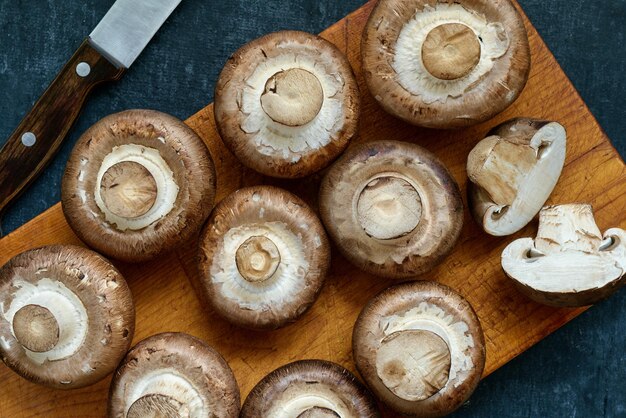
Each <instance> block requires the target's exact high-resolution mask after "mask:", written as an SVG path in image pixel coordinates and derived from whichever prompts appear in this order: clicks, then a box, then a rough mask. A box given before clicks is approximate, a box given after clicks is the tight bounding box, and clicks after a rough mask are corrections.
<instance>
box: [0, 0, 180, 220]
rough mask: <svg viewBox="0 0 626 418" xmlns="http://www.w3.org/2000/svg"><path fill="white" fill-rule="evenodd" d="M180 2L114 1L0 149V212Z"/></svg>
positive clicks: (158, 0) (48, 159)
mask: <svg viewBox="0 0 626 418" xmlns="http://www.w3.org/2000/svg"><path fill="white" fill-rule="evenodd" d="M180 2H181V0H117V1H116V2H115V3H114V4H113V6H112V7H111V9H110V10H109V11H108V12H107V14H106V15H105V16H104V18H103V19H102V20H101V21H100V23H99V24H98V26H96V28H95V29H94V30H93V32H91V34H90V35H89V37H87V39H85V41H84V42H83V43H82V45H81V46H80V47H79V48H78V50H77V51H76V52H75V53H74V55H73V56H72V58H70V60H69V61H68V62H67V64H65V66H64V67H63V69H62V70H61V72H60V73H59V74H58V75H57V77H56V78H55V79H54V81H53V82H52V84H50V86H49V87H48V89H47V90H46V91H45V92H44V94H43V95H42V96H41V97H40V98H39V100H38V101H37V102H36V103H35V105H34V106H33V108H32V109H31V111H30V112H29V113H28V114H27V115H26V117H25V118H24V119H23V120H22V122H21V123H20V124H19V126H18V127H17V129H16V130H15V131H14V132H13V134H12V135H11V136H10V137H9V139H8V140H7V142H6V144H5V145H4V147H2V149H1V150H0V213H2V212H3V211H4V209H5V208H6V207H7V205H8V204H9V202H11V200H13V199H14V198H15V197H16V196H17V195H18V194H19V193H20V192H21V191H23V190H24V189H25V188H26V187H27V186H28V185H29V184H30V182H32V181H33V180H34V179H35V177H36V176H37V175H38V174H39V173H40V172H41V171H42V169H43V168H44V167H45V166H46V164H48V163H49V162H50V160H51V159H52V157H53V156H54V155H55V154H56V152H57V150H58V149H59V146H60V145H61V143H62V142H63V139H64V138H65V136H66V135H67V132H68V131H69V130H70V128H71V127H72V125H73V124H74V121H75V120H76V118H77V117H78V114H79V113H80V110H81V108H82V107H83V104H84V103H85V100H86V98H87V96H88V94H89V92H90V91H91V90H92V89H93V87H94V86H96V85H98V84H100V83H103V82H105V81H114V80H119V79H120V78H121V77H122V75H123V74H124V72H125V71H126V69H128V68H129V67H130V66H131V64H132V63H133V62H134V61H135V59H136V58H137V57H138V56H139V54H140V53H141V51H143V49H144V48H145V47H146V45H147V44H148V43H149V42H150V40H151V39H152V37H153V36H154V34H155V33H156V32H157V30H159V28H160V27H161V25H163V23H164V22H165V20H166V19H167V18H168V17H169V15H170V14H171V13H172V12H173V11H174V9H176V7H177V6H178V5H179V3H180Z"/></svg>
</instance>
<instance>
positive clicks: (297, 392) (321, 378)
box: [240, 360, 380, 418]
mask: <svg viewBox="0 0 626 418" xmlns="http://www.w3.org/2000/svg"><path fill="white" fill-rule="evenodd" d="M240 417H241V418H259V417H272V418H336V417H351V418H375V417H380V412H379V411H378V409H377V407H376V403H375V402H374V399H373V398H372V395H371V394H370V393H369V391H368V390H367V389H366V388H365V386H363V385H362V384H361V382H359V381H358V380H357V378H356V377H355V376H354V375H353V374H352V373H350V372H349V371H348V370H346V369H345V368H343V367H341V366H340V365H338V364H335V363H332V362H330V361H324V360H301V361H296V362H293V363H290V364H287V365H285V366H282V367H280V368H278V369H276V370H274V371H273V372H271V373H270V374H268V375H267V376H265V377H264V378H263V379H262V380H261V381H260V382H259V383H257V385H256V386H255V387H254V389H252V391H251V392H250V394H249V395H248V397H247V398H246V400H245V402H244V403H243V407H242V409H241V415H240Z"/></svg>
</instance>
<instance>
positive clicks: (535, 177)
mask: <svg viewBox="0 0 626 418" xmlns="http://www.w3.org/2000/svg"><path fill="white" fill-rule="evenodd" d="M483 141H486V142H488V143H492V144H493V146H492V148H491V152H490V153H489V154H488V156H487V158H486V159H485V161H484V163H483V164H482V165H481V166H480V167H472V166H473V159H474V157H475V156H474V151H472V153H470V156H469V157H468V176H469V178H470V180H471V181H472V182H473V183H475V184H476V185H477V186H478V187H480V188H482V189H483V190H484V191H485V192H486V193H487V196H485V199H486V200H488V201H489V203H486V205H487V206H488V207H487V210H486V211H485V213H484V215H483V227H484V228H485V230H486V231H487V232H488V233H490V234H492V235H496V236H503V235H510V234H513V233H515V232H517V231H519V230H520V229H522V228H523V227H524V226H525V225H527V224H528V222H530V221H531V220H532V219H533V218H534V217H535V215H536V214H537V213H538V212H539V210H541V208H542V206H543V205H544V204H545V202H546V201H547V200H548V198H549V197H550V194H551V193H552V191H553V190H554V187H555V186H556V184H557V182H558V180H559V177H560V176H561V171H562V170H563V164H564V163H565V154H566V141H567V140H566V133H565V129H564V128H563V126H561V125H560V124H558V123H556V122H552V123H549V124H547V125H545V126H544V127H542V128H541V129H539V130H538V131H537V133H536V134H535V135H534V136H533V137H532V139H531V140H530V142H529V143H521V142H519V141H507V140H506V139H503V138H500V137H497V136H493V137H488V138H485V139H484V140H483ZM477 149H478V147H477V148H475V150H477ZM476 158H478V156H476Z"/></svg>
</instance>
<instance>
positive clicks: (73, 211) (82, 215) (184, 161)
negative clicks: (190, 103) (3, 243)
mask: <svg viewBox="0 0 626 418" xmlns="http://www.w3.org/2000/svg"><path fill="white" fill-rule="evenodd" d="M214 196H215V169H214V166H213V160H212V159H211V155H210V154H209V151H208V150H207V148H206V146H205V145H204V143H203V142H202V139H200V137H198V135H196V133H195V132H194V131H193V130H191V128H189V127H187V125H185V124H184V123H183V122H181V121H180V120H178V119H176V118H174V117H173V116H169V115H166V114H164V113H160V112H156V111H152V110H129V111H125V112H121V113H116V114H114V115H110V116H107V117H105V118H104V119H102V120H100V121H99V122H98V123H96V124H95V125H93V126H92V127H91V128H90V129H89V130H87V132H85V133H84V134H83V135H82V136H81V138H80V139H79V140H78V143H77V144H76V146H75V147H74V150H73V151H72V154H71V155H70V159H69V161H68V163H67V167H66V169H65V175H64V176H63V185H62V202H63V212H64V213H65V217H66V219H67V222H68V223H69V225H70V226H71V227H72V229H73V230H74V232H76V235H78V236H79V238H80V239H81V240H83V241H84V242H85V243H87V244H88V245H89V246H90V247H92V248H95V249H97V250H98V251H100V252H102V253H103V254H105V255H108V256H111V257H113V258H117V259H120V260H124V261H129V262H137V261H144V260H148V259H151V258H154V257H155V256H157V255H158V254H160V253H162V252H164V251H168V250H171V249H173V248H174V247H175V246H176V245H177V244H179V243H180V242H182V241H185V240H187V239H189V238H190V237H191V236H193V235H194V234H196V233H197V232H198V231H199V230H200V228H201V226H202V224H203V222H204V221H205V220H206V218H207V217H208V216H209V213H210V211H211V208H212V206H213V199H214Z"/></svg>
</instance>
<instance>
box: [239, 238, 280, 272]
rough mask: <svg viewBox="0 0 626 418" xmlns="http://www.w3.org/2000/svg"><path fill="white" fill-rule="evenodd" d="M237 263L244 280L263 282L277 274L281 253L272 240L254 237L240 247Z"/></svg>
mask: <svg viewBox="0 0 626 418" xmlns="http://www.w3.org/2000/svg"><path fill="white" fill-rule="evenodd" d="M235 261H236V262H237V269H238V270H239V273H240V274H241V276H242V277H243V278H244V279H246V280H247V281H249V282H251V283H256V282H262V281H265V280H267V279H269V278H270V277H272V275H273V274H274V273H275V272H276V269H277V268H278V266H279V264H280V252H279V251H278V247H276V244H274V242H273V241H272V240H271V239H269V238H267V237H264V236H254V237H250V238H248V239H247V240H246V241H245V242H244V243H243V244H241V245H240V246H239V248H238V249H237V253H236V254H235Z"/></svg>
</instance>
